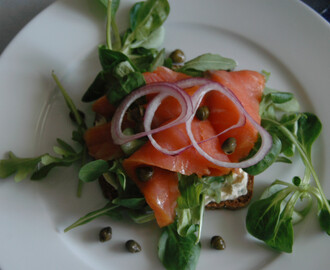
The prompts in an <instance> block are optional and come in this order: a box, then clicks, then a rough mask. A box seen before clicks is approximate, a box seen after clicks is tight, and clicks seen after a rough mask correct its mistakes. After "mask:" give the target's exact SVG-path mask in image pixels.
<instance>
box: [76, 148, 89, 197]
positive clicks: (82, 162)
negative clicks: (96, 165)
mask: <svg viewBox="0 0 330 270" xmlns="http://www.w3.org/2000/svg"><path fill="white" fill-rule="evenodd" d="M86 155H87V147H86V145H84V147H83V149H82V157H81V167H82V166H84V165H85V163H86ZM83 186H84V182H83V181H81V180H80V179H79V178H78V188H77V197H78V198H80V197H81V194H82V189H83Z"/></svg>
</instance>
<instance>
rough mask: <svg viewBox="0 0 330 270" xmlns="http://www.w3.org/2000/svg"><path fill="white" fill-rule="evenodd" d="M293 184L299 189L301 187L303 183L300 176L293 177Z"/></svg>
mask: <svg viewBox="0 0 330 270" xmlns="http://www.w3.org/2000/svg"><path fill="white" fill-rule="evenodd" d="M292 183H293V184H294V185H296V186H297V187H299V185H300V183H301V179H300V177H299V176H295V177H293V179H292Z"/></svg>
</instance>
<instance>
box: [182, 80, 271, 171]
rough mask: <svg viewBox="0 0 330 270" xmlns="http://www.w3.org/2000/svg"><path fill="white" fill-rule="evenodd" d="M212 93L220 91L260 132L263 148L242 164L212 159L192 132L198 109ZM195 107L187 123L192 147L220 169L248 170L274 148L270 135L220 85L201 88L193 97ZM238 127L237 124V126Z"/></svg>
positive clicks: (233, 96)
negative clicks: (203, 100) (192, 124)
mask: <svg viewBox="0 0 330 270" xmlns="http://www.w3.org/2000/svg"><path fill="white" fill-rule="evenodd" d="M210 91H218V92H220V93H222V94H223V95H225V96H226V97H228V98H229V99H230V100H231V101H232V102H233V103H234V104H235V105H236V107H237V109H238V110H239V111H240V113H241V114H243V115H244V116H245V117H246V118H247V119H248V120H249V121H250V122H251V124H252V125H253V126H254V127H255V128H256V130H257V131H258V132H259V135H260V137H261V139H262V143H261V146H260V148H259V150H258V152H257V153H256V154H255V155H254V156H253V157H252V158H249V159H247V160H244V161H242V162H224V161H221V160H218V159H215V158H213V157H211V156H210V155H209V154H207V153H206V152H205V151H204V150H203V149H202V148H201V147H200V146H199V143H198V142H197V141H196V140H195V137H194V135H193V132H192V130H191V123H192V120H193V118H194V115H195V113H196V111H197V108H198V106H199V104H200V103H201V101H202V99H203V97H204V96H205V94H207V93H208V92H210ZM193 105H194V113H193V114H192V116H191V117H190V119H189V120H188V121H187V123H186V129H187V133H188V136H189V138H190V140H191V143H192V145H193V146H194V147H195V149H196V150H197V151H198V153H199V154H200V155H201V156H203V157H204V158H206V159H207V160H209V161H210V162H212V163H213V164H215V165H217V166H220V167H226V168H246V167H250V166H252V165H255V164H256V163H258V162H259V161H260V160H262V159H263V158H264V156H265V155H266V154H267V153H268V151H269V150H270V148H271V146H272V137H271V136H270V134H269V133H268V132H267V131H266V130H265V129H264V128H262V127H261V126H260V125H259V124H258V123H257V122H256V121H254V119H253V118H252V117H251V116H250V115H249V114H248V112H247V111H246V110H245V109H244V107H243V106H242V104H241V102H240V101H239V100H238V99H237V97H236V96H235V95H234V94H233V93H232V92H231V91H230V90H229V89H227V88H225V87H224V86H222V85H221V84H219V83H216V82H212V83H208V84H206V85H204V86H202V87H201V88H199V89H198V90H197V91H196V92H195V94H194V96H193ZM236 125H237V124H236Z"/></svg>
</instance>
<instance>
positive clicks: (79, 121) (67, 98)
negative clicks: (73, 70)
mask: <svg viewBox="0 0 330 270" xmlns="http://www.w3.org/2000/svg"><path fill="white" fill-rule="evenodd" d="M52 77H53V79H54V81H55V83H56V84H57V87H58V88H59V89H60V91H61V93H62V95H63V97H64V99H65V102H66V104H67V105H68V107H69V109H70V110H71V111H72V113H73V115H74V117H75V119H76V121H77V124H78V125H79V126H81V125H82V124H83V120H82V119H81V117H80V114H79V113H78V110H77V108H76V106H75V105H74V103H73V101H72V99H71V98H70V96H69V95H68V93H67V92H66V91H65V89H64V87H63V85H62V84H61V82H60V80H59V79H58V78H57V76H56V74H55V72H54V71H52Z"/></svg>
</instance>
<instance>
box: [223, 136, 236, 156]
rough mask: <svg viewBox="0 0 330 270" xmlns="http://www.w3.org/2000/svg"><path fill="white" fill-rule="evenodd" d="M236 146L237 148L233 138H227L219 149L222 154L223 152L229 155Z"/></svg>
mask: <svg viewBox="0 0 330 270" xmlns="http://www.w3.org/2000/svg"><path fill="white" fill-rule="evenodd" d="M236 146H237V144H236V139H235V138H234V137H229V138H228V139H227V140H225V141H224V142H223V144H222V146H221V148H222V150H223V152H225V154H227V155H230V154H232V153H234V151H235V149H236Z"/></svg>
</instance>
